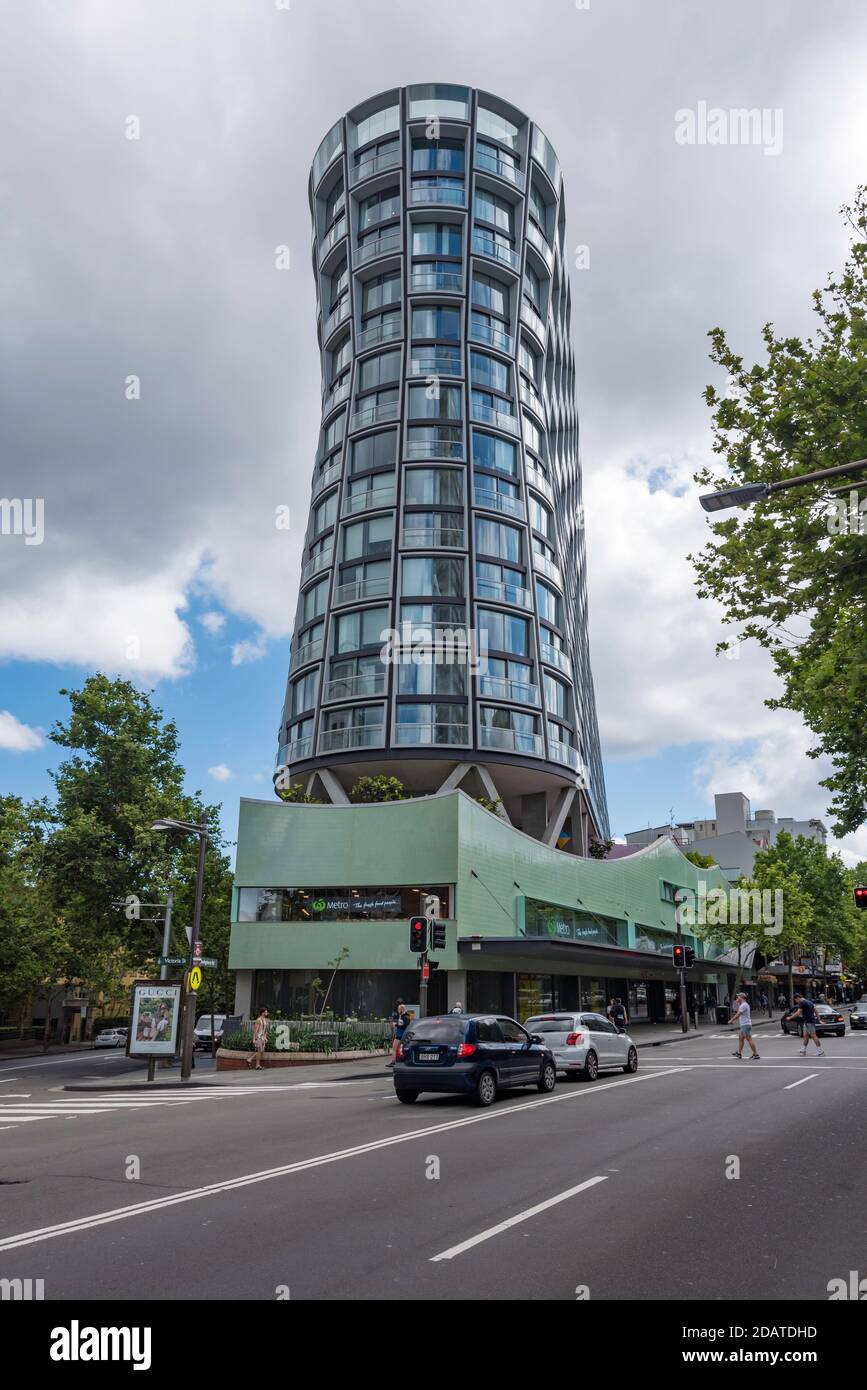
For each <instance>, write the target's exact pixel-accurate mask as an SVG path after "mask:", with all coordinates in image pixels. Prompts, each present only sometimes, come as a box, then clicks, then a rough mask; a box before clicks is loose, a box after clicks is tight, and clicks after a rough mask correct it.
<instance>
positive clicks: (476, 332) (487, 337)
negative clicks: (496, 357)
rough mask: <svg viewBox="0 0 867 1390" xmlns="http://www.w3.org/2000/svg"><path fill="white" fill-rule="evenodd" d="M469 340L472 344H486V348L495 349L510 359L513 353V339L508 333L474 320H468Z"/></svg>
mask: <svg viewBox="0 0 867 1390" xmlns="http://www.w3.org/2000/svg"><path fill="white" fill-rule="evenodd" d="M470 338H471V340H472V341H473V342H474V343H487V345H488V347H493V348H497V349H498V351H500V352H505V353H508V354H509V356H510V357H511V355H512V354H513V353H514V351H515V339H514V338H513V337H512V335H511V334H510V333H507V332H506V331H505V329H502V328H494V327H492V325H491V324H489V323H484V322H483V321H481V320H479V319H476V318H472V319H471V320H470Z"/></svg>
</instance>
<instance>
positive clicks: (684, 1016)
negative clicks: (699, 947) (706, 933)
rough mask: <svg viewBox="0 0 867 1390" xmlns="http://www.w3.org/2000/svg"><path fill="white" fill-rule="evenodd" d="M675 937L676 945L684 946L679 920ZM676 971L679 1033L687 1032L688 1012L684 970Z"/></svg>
mask: <svg viewBox="0 0 867 1390" xmlns="http://www.w3.org/2000/svg"><path fill="white" fill-rule="evenodd" d="M675 939H676V941H677V944H678V946H681V947H683V946H684V941H683V932H682V931H681V929H680V922H679V921H678V923H677V936H676V938H675ZM684 949H685V947H684ZM677 973H678V976H679V978H680V1031H681V1033H688V1032H689V1014H688V1013H687V1011H686V971H685V970H684V969H683V968H681V969H680V970H678V972H677Z"/></svg>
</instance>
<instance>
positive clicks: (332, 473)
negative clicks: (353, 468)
mask: <svg viewBox="0 0 867 1390" xmlns="http://www.w3.org/2000/svg"><path fill="white" fill-rule="evenodd" d="M342 473H343V464H342V463H341V462H340V459H338V460H337V462H336V463H330V464H329V465H328V467H327V468H326V469H325V472H324V473H319V474H318V475H317V477H315V478H314V479H313V494H312V495H313V496H314V497H318V495H319V493H320V492H324V491H325V489H326V488H327V487H328V485H329V484H330V483H336V482H337V479H338V478H339V477H340V476H341V474H342Z"/></svg>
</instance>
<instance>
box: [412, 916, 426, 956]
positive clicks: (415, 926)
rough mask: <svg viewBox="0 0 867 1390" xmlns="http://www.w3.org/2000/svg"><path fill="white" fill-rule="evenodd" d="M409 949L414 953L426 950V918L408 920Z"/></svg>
mask: <svg viewBox="0 0 867 1390" xmlns="http://www.w3.org/2000/svg"><path fill="white" fill-rule="evenodd" d="M409 949H410V950H411V951H416V952H419V951H424V950H426V949H427V918H426V917H411V918H410V919H409Z"/></svg>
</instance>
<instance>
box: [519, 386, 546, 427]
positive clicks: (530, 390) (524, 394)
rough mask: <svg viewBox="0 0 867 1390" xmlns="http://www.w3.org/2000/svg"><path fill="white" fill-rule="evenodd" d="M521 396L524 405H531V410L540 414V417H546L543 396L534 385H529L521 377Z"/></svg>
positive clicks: (542, 418)
mask: <svg viewBox="0 0 867 1390" xmlns="http://www.w3.org/2000/svg"><path fill="white" fill-rule="evenodd" d="M520 396H521V402H522V404H523V405H526V406H529V408H530V410H532V411H534V412H535V413H536V415H538V417H539V419H540V420H542V421H544V419H545V407H544V406H543V404H542V397H541V396H540V395H539V392H538V391H537V390H536V388H535V387H534V386H529V385H528V384H527V382H526V381H525V380H524V378H523V377H521V386H520Z"/></svg>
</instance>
